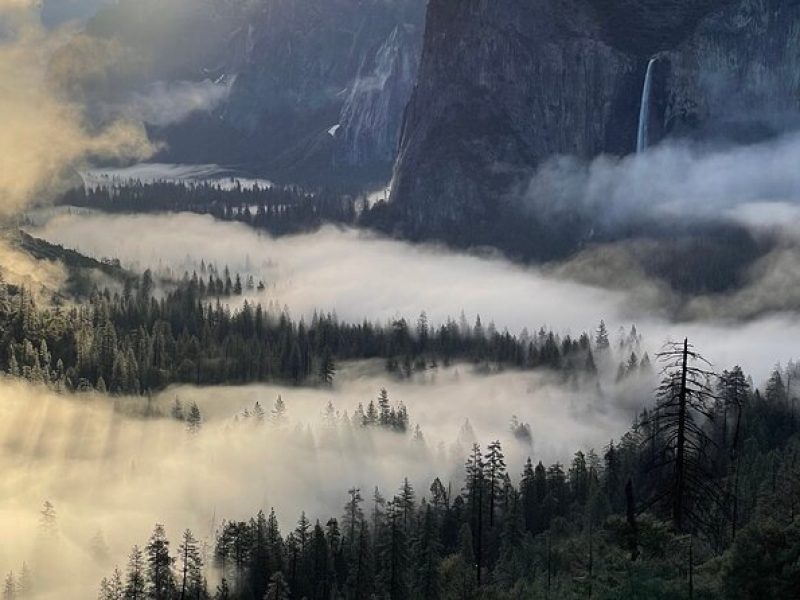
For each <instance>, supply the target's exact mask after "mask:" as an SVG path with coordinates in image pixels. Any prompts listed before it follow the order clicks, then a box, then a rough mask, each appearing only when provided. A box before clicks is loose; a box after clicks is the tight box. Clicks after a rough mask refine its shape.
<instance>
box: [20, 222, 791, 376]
mask: <svg viewBox="0 0 800 600" xmlns="http://www.w3.org/2000/svg"><path fill="white" fill-rule="evenodd" d="M31 233H32V234H33V235H36V236H39V237H42V238H44V239H47V240H49V241H52V242H55V243H58V244H63V245H64V246H66V247H69V248H74V249H77V250H79V251H81V252H84V253H86V254H88V255H90V256H93V257H96V258H102V257H118V258H120V259H121V261H122V263H123V265H124V266H130V267H131V268H133V269H135V270H143V269H145V268H153V269H156V270H162V271H166V270H171V272H172V273H173V274H174V275H178V276H180V275H182V273H183V272H184V271H189V272H191V271H192V270H193V269H198V268H199V265H200V262H201V260H204V261H205V262H206V263H209V262H211V263H214V264H216V265H217V266H218V267H219V268H220V269H222V268H223V267H224V266H225V265H228V266H229V267H230V269H231V271H232V272H233V273H236V272H241V273H251V274H253V275H254V276H255V277H256V279H262V280H263V281H264V282H265V284H266V290H265V291H264V292H263V293H261V294H258V296H257V297H256V298H251V299H254V300H257V301H259V302H261V303H262V304H264V305H265V306H266V305H269V303H270V302H272V303H273V305H274V306H277V307H278V308H282V307H284V306H286V307H288V309H289V311H290V312H291V314H292V315H294V316H296V317H301V316H305V317H307V318H308V317H310V316H311V315H312V314H313V312H314V311H315V310H322V311H333V312H336V314H337V315H338V316H339V317H340V318H342V319H344V320H347V321H351V322H360V321H361V320H363V319H365V318H367V319H371V320H377V321H380V322H384V321H387V320H389V319H393V318H395V317H398V316H401V317H405V318H406V319H409V320H411V321H414V320H415V319H416V317H417V316H418V315H419V314H420V312H422V311H426V312H427V315H428V317H429V319H430V320H431V322H432V323H441V322H442V321H444V320H445V319H446V318H448V317H453V318H456V319H457V318H458V317H459V315H460V314H461V312H462V311H464V313H465V314H466V317H467V319H468V320H469V321H470V322H474V320H475V318H476V316H477V315H480V316H481V318H482V320H483V321H484V324H488V323H490V322H494V324H495V325H496V327H497V328H498V329H499V330H503V329H504V328H508V329H509V330H510V331H512V332H514V333H518V332H520V331H522V329H524V328H527V329H528V330H529V331H531V332H532V331H535V330H537V329H538V328H539V327H541V326H546V327H549V328H553V329H554V330H556V331H560V332H563V333H571V334H572V335H579V334H580V333H581V332H582V331H592V330H594V329H595V328H596V327H597V324H598V323H599V322H600V320H601V319H604V320H605V321H606V323H607V324H608V325H609V327H610V328H611V331H612V332H613V331H615V330H616V329H617V328H619V327H624V328H625V329H626V330H627V329H628V328H629V327H630V325H631V324H632V323H635V324H636V325H637V326H638V328H639V330H640V331H641V332H642V333H643V334H644V337H645V346H646V349H647V350H648V351H650V353H651V354H653V353H654V352H657V351H658V349H659V348H660V347H661V345H662V344H663V343H664V342H665V341H666V340H667V339H682V338H683V337H684V336H685V335H687V334H688V335H690V336H691V337H692V340H693V342H694V343H695V344H696V345H697V347H698V348H699V349H700V350H702V351H703V352H704V353H705V354H706V355H707V356H708V358H709V359H711V360H712V361H713V362H714V363H715V364H717V365H718V366H719V367H720V368H727V367H730V366H732V364H733V363H734V362H736V363H740V364H741V365H742V367H744V368H745V369H746V370H748V371H750V372H752V373H753V376H754V377H755V378H756V381H757V382H758V381H761V380H762V379H763V378H765V377H766V376H767V374H768V371H769V370H770V369H771V367H772V366H773V365H774V364H775V363H776V362H778V361H787V360H789V359H791V358H792V357H793V356H794V355H795V352H796V350H795V348H796V340H797V339H798V336H799V335H800V322H799V321H798V318H797V316H796V314H794V313H792V312H789V311H786V310H783V305H778V306H777V309H778V310H776V311H775V312H772V313H769V314H762V315H761V316H759V317H757V318H752V319H749V320H745V321H742V320H741V319H736V320H732V319H729V318H726V313H725V312H724V311H723V309H724V308H725V306H726V305H728V306H729V307H735V308H737V309H738V308H740V307H741V306H744V305H745V304H746V302H752V303H753V304H760V303H761V302H762V300H763V299H764V298H770V297H772V296H773V295H774V294H776V293H778V292H779V291H781V290H784V291H786V293H787V295H788V294H790V293H794V292H792V290H793V289H794V288H792V284H791V282H792V281H793V280H792V279H788V280H787V281H786V282H784V284H783V285H782V286H781V288H780V289H776V288H774V286H766V287H765V286H764V285H763V284H762V282H763V281H765V280H766V279H765V278H766V277H769V278H773V279H774V278H777V279H778V280H780V271H776V270H774V269H771V268H769V265H767V264H765V267H764V273H763V275H764V277H762V278H760V279H759V281H758V282H756V283H754V284H753V285H752V286H749V287H746V288H744V289H742V290H739V291H737V292H734V293H732V294H726V295H720V296H717V297H710V296H709V297H697V298H695V299H693V300H692V302H693V303H695V305H696V306H698V307H699V308H698V310H697V313H698V318H696V319H694V320H691V321H675V320H673V319H671V318H670V314H671V313H670V311H668V310H666V309H665V308H664V304H663V303H664V302H665V301H668V300H669V291H668V290H665V289H664V288H663V286H661V285H659V284H658V283H656V282H653V281H650V280H648V279H646V278H644V277H643V276H640V275H639V274H637V273H636V272H635V271H631V272H628V275H629V276H630V277H631V281H630V282H629V284H628V285H626V286H622V288H621V289H609V286H608V285H607V284H608V282H607V281H604V278H609V277H612V276H614V273H613V272H611V271H603V270H602V266H597V267H595V274H596V275H597V277H598V278H599V279H597V280H596V281H593V282H592V283H591V284H589V283H578V282H576V281H575V280H573V279H571V276H572V275H573V274H572V273H570V272H569V269H568V268H567V266H569V265H567V266H564V267H559V268H552V267H550V268H547V269H540V268H533V267H531V268H526V267H521V266H519V265H515V264H513V263H511V262H509V261H506V260H504V259H502V258H501V257H499V256H497V257H477V256H470V255H465V254H459V253H455V252H451V251H448V250H445V249H443V248H439V247H435V246H430V245H428V246H426V245H412V244H408V243H404V242H399V241H395V240H388V239H382V238H378V237H375V236H373V235H370V234H368V233H364V232H359V231H355V230H340V229H335V228H332V227H329V228H323V229H322V230H321V231H319V232H317V233H313V234H306V235H298V236H291V237H283V238H272V237H271V236H268V235H264V234H261V233H259V232H258V231H257V230H254V229H252V228H250V227H248V226H245V225H242V224H237V223H230V222H221V221H215V220H214V219H213V218H212V217H209V216H199V215H193V214H184V213H181V214H170V215H124V216H113V215H107V214H101V213H92V212H86V211H80V213H79V214H78V213H73V214H63V213H61V214H59V215H57V216H54V217H53V218H51V219H50V220H47V221H46V222H45V223H44V224H42V225H41V226H39V227H35V228H33V229H32V230H31ZM790 263H791V261H790ZM784 264H785V263H784ZM791 264H795V263H791ZM791 264H790V265H789V266H791ZM590 266H591V265H590ZM581 270H582V271H586V270H587V267H583V268H582V269H581ZM748 298H749V299H748ZM700 308H702V309H703V310H700ZM715 308H720V310H721V311H722V314H721V315H720V314H715V313H714V309H715ZM757 314H758V313H757ZM700 317H702V318H700Z"/></svg>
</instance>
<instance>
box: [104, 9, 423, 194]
mask: <svg viewBox="0 0 800 600" xmlns="http://www.w3.org/2000/svg"><path fill="white" fill-rule="evenodd" d="M424 17H425V0H393V1H387V0H257V1H252V2H251V1H247V0H197V1H193V0H175V2H174V3H170V5H169V6H168V7H166V8H165V7H164V6H163V5H162V3H161V2H156V1H155V0H122V1H121V2H120V3H119V4H115V5H113V6H111V7H109V8H107V9H105V10H104V11H102V12H101V13H100V14H99V15H98V16H97V17H96V18H95V19H94V20H93V21H92V22H91V23H90V24H89V27H88V29H89V31H90V32H91V33H94V34H96V35H102V36H105V37H109V38H113V39H115V40H117V41H119V42H120V43H122V44H123V45H126V46H129V47H131V48H133V49H134V50H135V53H136V55H137V56H142V57H143V62H146V63H147V65H148V66H149V70H148V71H147V74H146V76H144V77H142V78H141V79H142V80H147V78H148V77H149V80H150V81H151V82H152V81H153V80H162V79H163V80H166V81H175V80H177V79H186V80H189V81H193V82H200V81H202V80H207V81H208V83H209V84H210V82H212V81H213V82H219V84H220V85H223V84H225V85H227V86H229V91H228V92H226V100H225V101H224V102H223V103H222V104H220V105H217V106H216V107H215V108H214V109H213V110H198V111H195V112H194V113H192V114H191V116H190V117H189V118H188V119H186V120H181V121H180V122H176V123H166V124H165V123H151V128H150V132H151V136H152V137H154V138H156V139H159V140H161V141H164V142H165V143H166V146H165V149H164V151H163V152H162V153H161V155H160V156H159V157H157V158H158V159H159V160H162V161H174V162H213V163H222V164H227V165H231V166H234V165H235V166H240V167H244V168H248V169H251V170H254V171H257V172H259V173H264V174H267V175H269V176H270V177H271V178H273V179H275V180H284V181H292V182H300V183H302V182H308V181H330V180H335V179H338V180H344V181H350V180H352V179H364V178H367V179H369V178H377V179H380V180H382V181H385V179H386V178H387V177H388V175H389V173H390V171H391V166H392V163H393V160H394V157H395V155H396V149H397V142H398V137H399V130H400V125H401V121H402V115H403V111H404V109H405V106H406V104H407V102H408V99H409V97H410V95H411V90H412V88H413V84H414V81H415V79H416V71H417V66H418V63H419V54H420V51H421V46H422V34H423V22H424ZM142 83H147V81H141V82H139V85H140V87H141V85H142Z"/></svg>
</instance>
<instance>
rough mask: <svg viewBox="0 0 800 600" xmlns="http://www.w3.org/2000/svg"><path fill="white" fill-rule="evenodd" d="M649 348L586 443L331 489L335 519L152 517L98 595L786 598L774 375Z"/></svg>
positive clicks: (780, 400)
mask: <svg viewBox="0 0 800 600" xmlns="http://www.w3.org/2000/svg"><path fill="white" fill-rule="evenodd" d="M660 358H661V360H662V365H663V366H664V371H663V379H662V383H661V386H660V387H659V389H658V393H657V395H656V398H655V404H654V405H653V407H652V408H651V409H649V410H646V411H644V412H643V413H642V414H641V415H640V417H639V418H638V419H637V420H636V422H635V423H634V424H633V427H632V428H631V429H630V431H628V432H627V433H626V434H625V435H624V436H623V437H622V438H621V439H619V440H618V441H614V440H612V441H610V442H609V443H608V445H607V446H606V447H605V448H602V449H601V450H600V451H599V452H598V451H595V450H593V449H592V450H588V451H587V452H584V451H578V452H576V453H575V454H574V456H573V458H572V460H571V461H570V463H569V464H567V465H564V464H560V463H554V464H551V465H549V466H546V465H544V464H543V463H542V462H540V461H538V462H537V461H536V460H535V457H534V458H533V459H532V458H529V459H528V460H527V461H526V462H525V463H524V464H521V465H506V462H505V458H504V452H503V448H502V446H501V444H500V442H492V443H489V444H488V445H487V446H485V447H481V446H479V445H478V444H477V443H476V444H475V445H474V446H473V447H472V450H471V451H470V453H469V455H468V456H467V457H466V460H465V468H464V471H463V478H462V479H461V480H460V481H452V482H447V481H442V480H441V479H439V478H436V479H434V480H433V482H432V484H431V485H430V487H429V488H428V489H426V490H415V489H414V488H413V486H412V485H411V484H410V483H409V480H408V479H405V480H404V481H402V482H398V483H399V487H398V489H397V490H396V491H388V492H387V491H386V490H379V489H377V488H376V489H374V490H371V491H367V490H361V489H356V488H351V489H349V490H347V491H346V493H345V490H343V509H342V511H341V512H340V513H339V514H334V515H331V516H330V517H329V518H327V519H315V520H313V521H312V520H311V519H309V518H308V517H307V515H306V514H305V513H301V514H300V515H299V518H298V521H297V523H296V525H293V526H291V527H289V528H286V527H285V524H284V529H283V531H281V527H280V525H279V523H278V520H277V518H276V515H275V512H274V511H271V512H269V513H268V514H267V513H265V512H264V511H260V512H258V514H257V515H255V516H253V517H252V518H251V519H250V520H248V521H229V522H223V523H222V524H221V526H219V527H218V528H217V531H216V534H215V536H214V537H215V539H212V540H204V541H198V539H197V538H195V536H194V535H193V534H192V532H191V531H188V530H187V531H185V532H184V533H183V535H182V536H181V538H180V540H179V541H178V542H177V543H176V544H175V545H173V546H171V545H170V541H169V539H168V537H167V533H166V532H165V530H164V528H163V527H162V526H161V525H157V526H156V527H155V530H154V531H153V534H152V536H151V537H150V539H149V541H148V542H147V543H146V545H144V546H143V547H141V548H140V547H135V548H134V549H133V550H132V552H131V554H130V557H129V559H128V563H127V566H124V568H123V569H122V570H119V569H117V570H115V571H114V572H113V574H111V576H110V577H108V578H106V579H104V580H103V582H102V585H101V590H100V596H99V597H100V599H101V600H121V599H129V598H161V599H165V600H167V599H174V598H215V599H225V598H229V599H234V598H235V599H252V598H257V599H260V598H265V599H270V600H272V599H278V598H281V599H288V598H309V599H311V598H313V599H319V600H328V599H332V598H334V599H339V598H346V599H356V598H365V599H366V598H388V599H392V600H400V599H406V598H414V599H436V600H438V599H453V600H455V599H477V598H481V599H490V598H491V599H506V598H508V599H511V598H531V599H535V598H603V599H611V598H615V599H617V598H642V599H645V598H647V599H654V598H664V599H666V598H709V599H710V598H729V599H746V598H752V599H756V598H758V599H763V598H774V599H778V598H781V599H784V598H791V597H795V595H796V592H797V590H798V589H800V569H798V562H797V560H798V556H800V527H799V526H798V518H797V512H798V508H800V437H799V436H798V423H797V415H796V403H797V399H796V396H795V395H794V394H793V393H792V391H791V381H787V377H786V374H785V373H781V372H778V371H776V373H775V374H773V376H772V377H771V378H770V380H769V382H768V383H767V385H766V387H765V390H764V391H763V393H762V392H761V391H757V390H753V389H752V388H751V386H750V384H749V382H748V378H746V377H745V375H744V373H743V372H742V370H741V369H740V368H739V367H734V368H732V369H730V370H729V371H725V372H723V373H722V374H719V375H718V374H714V373H712V372H711V371H708V370H706V367H705V366H704V365H705V363H704V362H703V361H702V357H700V355H699V354H698V353H697V352H696V351H695V350H694V349H693V348H692V347H691V346H690V345H688V344H686V345H676V346H670V347H668V348H666V349H665V351H664V352H663V353H662V354H661V356H660ZM792 375H794V372H793V371H792V372H791V374H790V375H789V377H791V376H792ZM332 426H337V427H345V428H346V427H350V426H352V424H351V423H350V421H349V420H348V419H347V418H346V417H343V421H342V423H339V424H335V423H333V422H332ZM200 435H202V432H201V433H200ZM417 443H419V444H424V440H422V439H421V438H420V439H418V440H417ZM209 581H213V582H214V583H212V584H209ZM217 582H218V583H217Z"/></svg>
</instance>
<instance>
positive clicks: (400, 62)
mask: <svg viewBox="0 0 800 600" xmlns="http://www.w3.org/2000/svg"><path fill="white" fill-rule="evenodd" d="M421 46H422V28H421V27H419V26H417V25H413V24H402V25H398V26H396V27H395V28H394V29H393V30H392V32H391V34H389V37H388V38H387V39H386V41H385V42H384V43H383V45H382V46H381V47H380V49H379V50H378V51H377V52H376V53H375V54H373V55H367V56H365V57H364V61H363V63H362V66H361V69H360V70H359V73H358V76H357V77H356V79H355V81H354V82H353V83H352V85H351V86H350V90H349V91H348V93H347V100H346V102H345V105H344V107H343V108H342V113H341V117H340V119H339V123H338V124H337V125H336V126H335V128H332V129H331V130H330V131H331V135H333V136H335V137H336V140H337V144H336V155H335V160H336V161H337V163H338V164H342V165H346V166H351V167H359V166H369V165H370V164H374V165H387V164H391V163H392V162H393V161H394V159H395V156H396V154H397V143H398V138H399V136H400V126H401V123H402V118H403V113H404V111H405V108H406V105H407V104H408V101H409V99H410V98H411V92H412V90H413V89H414V83H415V82H416V77H417V69H418V68H419V55H420V51H421Z"/></svg>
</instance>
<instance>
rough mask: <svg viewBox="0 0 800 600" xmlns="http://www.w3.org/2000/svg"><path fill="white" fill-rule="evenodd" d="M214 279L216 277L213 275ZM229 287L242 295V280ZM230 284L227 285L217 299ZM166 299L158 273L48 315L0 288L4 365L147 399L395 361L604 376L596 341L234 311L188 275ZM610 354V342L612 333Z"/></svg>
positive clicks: (21, 293)
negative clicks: (188, 386) (174, 390)
mask: <svg viewBox="0 0 800 600" xmlns="http://www.w3.org/2000/svg"><path fill="white" fill-rule="evenodd" d="M212 277H213V276H212ZM230 279H231V278H230V275H226V283H224V284H223V289H222V290H221V291H222V293H223V294H224V293H225V291H226V290H227V289H228V288H232V291H233V293H234V294H236V293H241V292H242V284H241V278H240V277H239V276H237V277H236V283H233V284H232V285H231V284H230ZM218 280H219V278H218V277H217V279H215V280H214V281H215V284H214V286H213V287H214V290H215V292H214V293H216V292H217V291H219V290H217V287H218V286H217V284H216V281H218ZM173 288H174V289H171V290H170V291H166V292H164V293H163V294H161V297H160V298H156V296H155V294H156V282H155V281H154V279H153V277H152V275H151V274H150V272H149V271H148V272H145V274H144V275H143V276H142V277H141V278H139V279H138V280H131V279H129V280H127V281H126V284H125V287H124V289H123V290H122V291H121V292H115V293H112V292H111V291H109V290H108V289H106V290H105V291H103V292H99V291H97V292H95V293H94V294H93V295H92V297H91V299H90V301H89V302H88V303H86V304H84V305H79V306H75V307H71V308H67V309H65V308H61V307H55V308H38V307H37V305H36V302H35V300H34V297H33V295H32V294H31V293H30V292H29V291H28V290H26V289H25V288H18V287H15V286H9V285H6V284H3V283H0V324H2V336H3V339H2V348H3V353H2V365H0V366H2V368H3V369H4V370H6V371H7V372H8V373H9V374H11V375H14V376H22V377H24V378H26V379H28V380H31V381H33V382H39V383H47V384H50V385H52V386H54V387H55V388H56V389H77V390H89V389H93V388H96V389H98V390H100V391H110V392H113V393H121V394H139V393H143V392H146V391H152V390H157V389H161V388H163V387H165V386H167V385H169V384H171V383H179V382H180V383H194V384H198V385H202V384H222V383H248V382H264V381H275V382H283V383H291V384H295V385H298V384H304V383H311V384H322V385H326V384H330V383H331V382H332V381H333V379H334V376H335V373H336V363H337V362H338V361H346V360H357V359H383V360H384V361H385V364H386V368H387V369H388V370H389V371H390V372H392V373H395V374H397V375H398V376H400V377H410V376H411V375H412V374H413V373H414V372H417V371H422V370H426V369H430V368H435V367H436V366H438V365H439V364H442V365H444V366H447V365H449V364H450V363H451V362H453V361H468V362H471V363H473V364H474V365H476V367H477V368H479V369H484V370H486V371H491V370H494V369H498V368H503V367H510V368H520V369H534V368H538V367H547V368H551V369H554V370H556V371H560V372H561V373H563V375H564V377H565V378H566V379H570V378H577V377H579V376H581V375H587V376H589V377H594V376H595V375H596V365H595V360H594V354H593V347H592V346H593V343H592V340H591V339H590V337H589V335H588V334H585V333H584V334H583V335H581V336H580V337H579V338H577V339H574V338H572V337H570V336H569V335H566V336H563V337H561V336H558V335H556V334H555V333H553V332H552V331H550V332H548V331H545V330H544V329H542V330H540V331H539V332H538V333H536V334H534V335H528V334H526V335H524V336H513V335H511V334H510V333H509V332H508V331H502V332H500V331H497V330H496V328H495V327H494V326H493V325H491V324H489V325H488V326H485V325H484V324H483V323H482V322H481V320H480V317H478V318H477V320H476V322H475V324H474V325H469V324H468V323H467V322H466V319H464V318H462V319H461V321H460V322H456V321H454V320H452V319H449V320H448V321H447V322H446V323H444V324H442V325H440V326H438V327H435V326H433V325H431V324H429V323H428V320H427V317H426V316H425V315H424V313H423V314H422V315H420V317H419V319H418V320H417V322H416V323H415V324H409V323H408V322H407V321H406V320H405V319H403V318H397V319H395V320H394V321H393V322H391V323H390V324H388V325H381V324H376V323H370V322H368V321H364V322H363V323H360V324H348V323H342V322H340V321H339V320H338V319H337V318H336V317H335V316H334V315H331V314H316V315H315V316H314V317H313V318H312V320H311V322H310V323H306V322H304V321H303V320H300V321H294V320H292V319H291V318H290V317H289V316H288V315H287V313H286V312H285V311H279V312H278V311H274V310H272V311H270V310H265V309H264V307H262V306H261V305H260V304H254V303H251V302H249V301H247V300H245V301H244V304H243V306H242V307H241V308H235V309H231V308H230V307H229V306H228V305H227V304H223V303H222V301H221V300H220V299H219V298H217V299H216V300H213V298H210V297H209V291H208V290H209V286H204V285H201V279H200V278H199V277H197V276H194V275H193V276H192V277H188V276H187V277H186V278H185V279H184V280H182V281H180V282H177V283H175V284H174V285H173ZM600 344H601V349H605V348H606V347H607V345H608V339H607V333H603V335H602V336H600Z"/></svg>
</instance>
